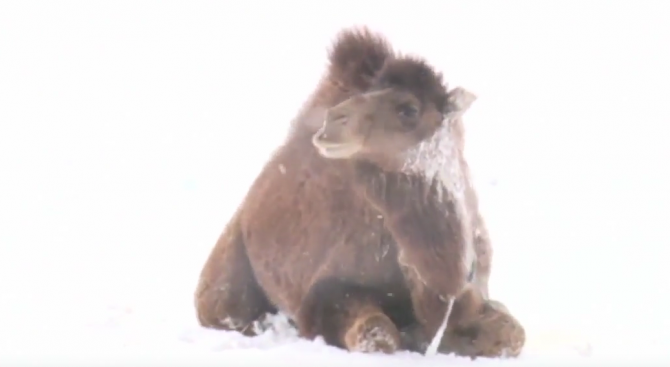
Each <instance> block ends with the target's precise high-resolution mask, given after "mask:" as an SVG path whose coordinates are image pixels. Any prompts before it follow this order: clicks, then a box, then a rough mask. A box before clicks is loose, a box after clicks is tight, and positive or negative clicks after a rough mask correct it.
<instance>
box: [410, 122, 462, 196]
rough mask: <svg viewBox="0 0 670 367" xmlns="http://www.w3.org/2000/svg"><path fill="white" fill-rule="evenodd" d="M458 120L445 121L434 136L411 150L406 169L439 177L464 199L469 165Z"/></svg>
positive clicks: (428, 177) (429, 177)
mask: <svg viewBox="0 0 670 367" xmlns="http://www.w3.org/2000/svg"><path fill="white" fill-rule="evenodd" d="M455 123H458V121H445V123H444V124H443V126H442V127H441V128H440V129H439V130H437V131H436V132H435V133H434V134H433V136H432V137H431V138H430V139H428V140H425V141H423V142H422V143H421V144H419V145H418V146H416V147H414V148H413V149H411V150H409V151H407V152H406V153H405V157H404V164H403V168H402V171H404V172H406V173H408V174H412V175H417V174H418V175H420V176H423V177H425V178H426V179H427V180H430V181H434V180H437V181H438V182H441V183H442V184H443V185H444V186H445V188H447V189H448V190H449V192H450V193H451V194H452V195H453V196H454V197H455V198H456V199H458V200H463V198H464V197H465V190H466V185H467V177H466V175H467V167H465V165H464V164H463V163H464V160H463V157H462V154H463V153H462V152H461V151H459V144H458V143H459V142H458V141H457V140H456V139H459V137H458V136H457V135H456V134H457V132H456V131H455V129H454V126H453V125H454V124H455Z"/></svg>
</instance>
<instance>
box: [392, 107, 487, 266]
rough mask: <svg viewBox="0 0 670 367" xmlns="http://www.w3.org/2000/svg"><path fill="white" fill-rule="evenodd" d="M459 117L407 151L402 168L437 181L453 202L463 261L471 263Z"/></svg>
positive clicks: (467, 178) (467, 263) (471, 249)
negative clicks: (464, 250) (461, 236)
mask: <svg viewBox="0 0 670 367" xmlns="http://www.w3.org/2000/svg"><path fill="white" fill-rule="evenodd" d="M459 123H461V122H460V121H459V120H451V121H445V122H444V124H443V126H442V127H441V128H440V129H439V130H438V131H436V132H435V134H434V135H433V136H432V137H431V138H430V139H428V140H425V141H424V142H423V143H421V144H420V145H418V146H417V147H415V148H413V149H411V150H410V151H408V152H406V153H405V154H406V155H405V157H404V158H405V160H404V165H403V168H402V170H403V171H404V172H406V173H407V174H411V175H418V176H421V177H423V178H424V179H426V180H427V181H430V182H436V183H438V184H440V186H442V188H443V189H444V190H445V191H446V192H447V193H448V195H449V197H450V198H452V200H454V201H455V202H456V208H457V211H458V212H457V215H458V216H459V218H460V222H461V225H462V228H463V233H464V234H465V238H464V241H465V242H466V243H467V248H468V251H467V254H466V258H465V259H464V261H465V262H466V266H468V267H469V266H471V264H472V261H473V260H474V259H475V256H476V255H475V253H474V246H473V243H472V241H473V237H472V233H473V232H472V214H474V213H471V212H470V209H469V205H468V200H467V197H466V195H467V192H466V191H467V190H469V187H468V185H469V181H470V180H469V172H468V167H467V165H466V163H465V159H464V156H463V152H462V151H461V150H460V149H461V148H460V147H461V145H460V144H459V142H460V141H459V139H461V138H462V137H461V136H460V135H459V134H460V132H459V131H458V129H457V127H458V126H457V125H456V124H459Z"/></svg>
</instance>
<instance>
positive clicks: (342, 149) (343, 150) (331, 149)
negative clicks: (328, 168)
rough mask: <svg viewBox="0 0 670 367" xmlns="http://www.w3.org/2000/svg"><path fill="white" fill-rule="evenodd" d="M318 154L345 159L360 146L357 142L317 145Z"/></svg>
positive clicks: (358, 149)
mask: <svg viewBox="0 0 670 367" xmlns="http://www.w3.org/2000/svg"><path fill="white" fill-rule="evenodd" d="M317 149H318V150H319V154H320V155H321V156H322V157H324V158H328V159H347V158H351V157H352V156H353V155H354V154H356V153H358V151H360V150H361V147H360V146H358V145H357V144H346V145H345V144H342V145H333V146H328V147H324V146H317Z"/></svg>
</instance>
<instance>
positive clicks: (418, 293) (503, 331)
mask: <svg viewBox="0 0 670 367" xmlns="http://www.w3.org/2000/svg"><path fill="white" fill-rule="evenodd" d="M329 61H330V65H329V68H328V70H327V72H326V74H325V76H324V77H323V78H322V80H321V81H320V83H319V85H318V87H317V89H316V91H315V92H314V93H313V94H312V96H311V97H310V98H309V99H308V101H307V103H306V104H305V105H304V106H303V109H302V111H301V112H300V113H299V115H298V117H297V118H296V119H295V120H294V121H293V123H292V126H291V131H290V133H289V135H288V137H287V138H286V141H285V142H284V143H283V144H282V145H281V146H280V147H279V149H278V150H277V151H276V152H275V153H274V155H273V157H272V158H271V159H270V161H269V162H268V163H267V164H266V165H265V167H264V168H263V170H262V172H261V173H260V174H259V176H258V177H257V178H256V180H255V182H254V183H253V184H252V186H251V188H250V189H249V192H248V193H247V195H246V197H245V199H244V201H243V202H242V205H241V206H240V207H239V208H238V210H237V212H236V213H235V214H234V216H233V217H232V219H231V220H230V222H229V223H228V225H227V226H226V228H225V229H224V231H223V233H222V235H221V237H220V238H219V240H218V242H217V243H216V245H215V247H214V249H213V250H212V253H211V254H210V256H209V258H208V259H207V261H206V263H205V266H204V268H203V270H202V273H201V277H200V282H199V284H198V288H197V291H196V309H197V314H198V318H199V320H200V323H201V324H202V325H203V326H206V327H211V328H217V329H224V330H236V331H239V332H242V333H244V334H246V335H254V334H255V333H257V330H256V329H255V328H254V327H253V325H254V324H256V323H257V322H258V321H260V320H261V319H262V318H263V317H264V316H265V315H266V314H268V313H275V312H277V311H282V312H283V313H285V314H286V315H287V316H288V317H289V318H290V319H291V320H293V321H294V323H295V324H296V325H297V327H298V330H299V332H300V335H301V336H302V337H304V338H315V337H316V336H322V337H323V338H324V340H325V341H326V343H328V344H330V345H333V346H337V347H341V348H345V349H347V350H350V351H362V352H385V353H392V352H394V351H396V350H402V349H404V350H412V351H418V352H424V351H426V349H427V348H428V344H429V342H430V341H431V340H432V339H433V337H434V336H435V335H436V334H438V331H439V330H438V329H439V328H440V325H441V324H442V323H443V321H445V319H448V323H447V324H446V332H445V333H444V337H443V338H442V339H441V343H440V344H439V348H438V350H439V351H440V352H442V353H455V354H457V355H462V356H470V357H472V358H475V357H479V356H486V357H500V356H517V355H518V354H519V353H520V351H521V349H522V347H523V344H524V342H525V332H524V329H523V327H522V326H521V325H520V324H519V322H518V321H517V320H516V319H515V318H514V317H513V316H512V315H511V313H510V312H509V311H508V310H507V309H506V308H505V306H504V305H502V304H501V303H499V302H496V301H493V300H490V299H489V298H488V278H489V273H490V264H491V248H490V242H489V239H488V234H487V232H486V228H485V226H484V222H483V219H482V218H481V215H480V214H479V211H478V208H477V198H476V194H475V191H474V189H473V187H472V185H471V183H470V177H469V172H468V168H467V164H466V162H465V159H464V157H463V147H464V146H463V144H464V139H463V126H462V120H461V116H462V114H463V113H464V112H465V111H466V110H467V109H468V107H469V106H470V103H472V101H474V99H475V98H474V96H473V95H472V94H470V93H469V92H467V91H465V90H464V89H461V88H457V89H454V90H452V91H451V92H447V89H446V87H445V85H444V84H443V82H442V76H441V75H440V74H438V73H437V72H436V71H434V70H433V69H432V68H431V67H430V66H429V65H428V64H427V63H426V62H425V61H423V60H422V59H419V58H416V57H408V56H402V55H399V54H396V53H395V52H394V51H393V50H392V48H391V46H390V45H389V44H388V42H387V41H386V40H385V39H384V38H383V37H382V36H379V35H375V34H373V33H371V32H370V31H369V30H367V29H349V30H344V31H342V32H341V33H340V34H339V36H338V37H337V39H336V41H335V44H334V46H333V47H332V49H331V51H330V54H329ZM450 300H451V301H452V302H453V307H450V305H451V304H452V303H451V302H450ZM453 300H455V301H453ZM447 315H448V318H447Z"/></svg>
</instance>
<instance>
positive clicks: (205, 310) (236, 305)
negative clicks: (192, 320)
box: [195, 282, 276, 335]
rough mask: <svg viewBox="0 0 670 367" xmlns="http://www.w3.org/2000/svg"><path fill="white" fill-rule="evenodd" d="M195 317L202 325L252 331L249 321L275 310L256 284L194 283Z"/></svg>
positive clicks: (246, 332) (242, 331)
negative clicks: (196, 285)
mask: <svg viewBox="0 0 670 367" xmlns="http://www.w3.org/2000/svg"><path fill="white" fill-rule="evenodd" d="M195 298H196V299H195V308H196V314H197V317H198V321H199V322H200V325H202V326H204V327H209V328H214V329H221V330H232V331H239V332H241V333H243V334H245V335H255V334H256V332H255V331H254V327H253V324H254V322H255V321H258V320H259V319H261V318H262V317H263V316H265V315H266V314H267V313H274V312H276V310H275V309H274V308H273V307H272V306H271V305H270V303H269V302H268V301H267V299H266V298H265V296H264V294H263V293H262V291H261V290H260V289H257V287H254V286H251V285H248V284H244V285H240V284H238V285H231V284H224V285H219V286H216V285H212V284H204V282H201V284H200V285H199V286H198V290H197V292H196V297H195Z"/></svg>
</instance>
